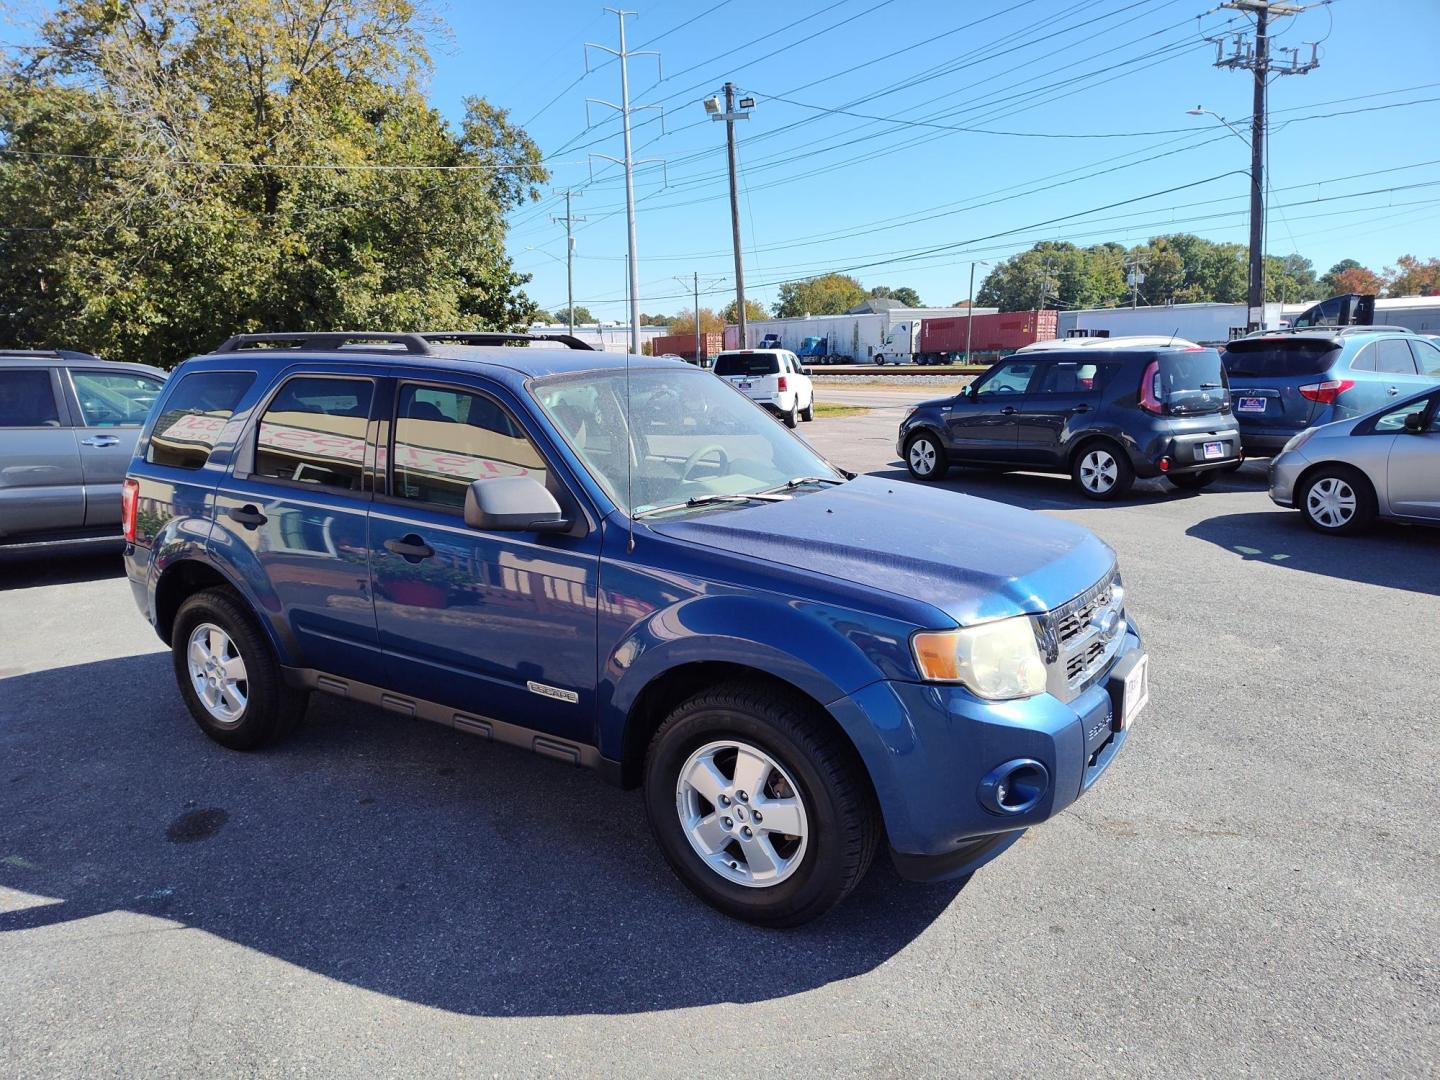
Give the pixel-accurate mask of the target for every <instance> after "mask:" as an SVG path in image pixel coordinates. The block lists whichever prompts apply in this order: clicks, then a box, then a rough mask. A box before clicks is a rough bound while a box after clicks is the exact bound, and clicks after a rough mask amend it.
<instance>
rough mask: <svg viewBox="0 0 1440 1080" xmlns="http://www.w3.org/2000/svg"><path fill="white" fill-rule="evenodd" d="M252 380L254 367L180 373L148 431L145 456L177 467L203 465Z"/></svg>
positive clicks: (189, 467)
mask: <svg viewBox="0 0 1440 1080" xmlns="http://www.w3.org/2000/svg"><path fill="white" fill-rule="evenodd" d="M254 382H255V373H254V372H253V371H196V372H192V373H191V374H189V375H186V376H184V377H182V378H181V380H180V382H179V383H178V385H176V387H175V389H174V390H172V391H171V392H170V395H169V397H167V398H166V399H165V404H164V412H162V413H161V414H160V416H159V418H158V419H157V420H156V421H155V428H154V430H153V431H151V432H150V445H149V446H147V447H146V449H145V460H146V461H148V462H150V463H151V464H154V465H169V466H172V467H174V468H179V469H198V468H200V467H201V466H203V465H204V464H205V462H207V461H208V460H210V451H211V450H213V449H214V448H215V441H216V440H217V439H219V438H220V432H222V431H223V430H225V422H226V421H227V420H229V419H230V417H231V415H232V414H233V413H234V412H235V406H236V405H238V404H239V403H240V399H241V398H242V397H244V396H245V391H247V390H249V389H250V387H251V386H252V385H253V384H254Z"/></svg>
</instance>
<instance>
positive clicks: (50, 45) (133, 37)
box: [0, 0, 547, 366]
mask: <svg viewBox="0 0 1440 1080" xmlns="http://www.w3.org/2000/svg"><path fill="white" fill-rule="evenodd" d="M428 29H429V27H428V25H427V23H426V21H425V20H424V19H422V18H421V17H420V16H419V15H418V14H417V11H416V8H415V5H413V4H412V3H410V2H409V0H285V2H284V3H283V4H282V3H280V2H279V0H128V2H125V3H116V2H113V0H69V2H67V3H65V4H62V5H60V6H59V7H58V9H56V11H55V13H54V14H53V15H52V16H51V17H50V18H49V20H48V21H46V22H45V23H44V24H43V25H42V27H41V29H40V34H39V42H40V45H39V48H38V50H37V51H36V52H35V54H34V56H33V59H32V60H30V61H29V62H28V63H26V64H25V65H24V66H23V67H21V66H17V65H15V64H13V63H12V64H11V65H9V66H8V67H4V68H0V145H3V146H4V147H5V148H6V150H7V151H10V152H9V153H6V154H4V155H0V222H3V223H4V225H5V226H7V227H5V228H0V296H3V297H5V298H6V302H4V303H3V304H0V309H3V310H0V341H3V342H8V343H15V344H20V343H35V344H39V343H45V344H54V345H62V344H67V345H76V346H82V347H85V348H88V349H93V350H96V351H99V352H101V353H103V354H105V355H108V356H111V357H113V358H115V359H126V360H143V361H147V362H151V363H157V362H158V363H162V364H165V365H167V366H168V365H170V364H173V363H174V362H176V361H177V360H179V359H180V358H182V357H183V356H184V355H186V354H188V353H192V352H196V351H200V350H203V349H206V348H209V347H211V346H213V345H214V344H216V343H217V342H218V341H219V340H221V339H223V338H224V337H226V336H227V335H229V334H231V333H234V332H238V331H247V330H273V329H295V330H302V329H336V328H341V327H347V328H366V327H374V328H383V329H395V330H410V329H422V328H426V327H456V328H460V329H481V328H510V327H514V326H519V325H523V324H524V323H525V322H526V321H528V319H529V318H530V317H531V316H532V315H533V314H534V313H535V312H536V309H535V306H534V304H533V303H532V302H531V301H530V299H529V298H528V297H527V296H526V295H525V294H524V292H523V291H522V290H521V286H523V285H524V283H525V282H526V281H528V280H529V279H528V277H527V276H526V275H523V274H520V273H517V272H516V271H515V270H514V268H513V267H512V265H511V263H510V260H509V258H508V257H507V256H506V254H505V251H504V238H505V221H504V215H505V213H506V212H507V211H509V210H510V209H512V208H514V207H515V206H517V205H519V204H520V203H522V202H524V201H526V200H529V199H533V198H535V197H537V196H538V192H539V185H540V184H541V183H543V182H544V180H545V179H546V178H547V174H546V171H545V169H544V168H543V167H542V165H541V162H540V152H539V149H538V148H537V147H536V146H535V145H534V143H533V142H531V140H530V139H529V138H528V137H527V136H526V135H525V134H524V132H522V131H521V130H519V129H518V128H517V127H515V126H514V125H513V124H512V123H511V122H510V120H509V118H508V116H507V115H506V113H505V112H504V110H501V109H498V108H496V107H494V106H492V105H490V104H489V103H488V102H486V101H485V100H484V99H481V98H471V99H468V100H467V101H466V102H465V107H466V111H465V115H464V119H463V121H462V123H461V124H460V126H459V130H456V129H455V128H453V127H451V126H450V125H449V124H447V122H446V121H445V120H444V118H443V117H441V116H440V114H439V113H438V112H437V111H436V110H434V109H433V108H431V107H430V106H429V105H427V104H426V102H425V101H424V99H423V97H422V96H421V95H420V93H419V90H418V86H419V82H420V80H421V78H422V77H423V76H424V75H425V73H426V72H427V70H428V59H427V56H426V53H425V50H424V37H425V34H426V32H427V30H428ZM61 155H69V156H61ZM377 165H384V166H387V167H386V168H375V167H374V166H377ZM434 166H441V167H443V168H442V169H436V168H434Z"/></svg>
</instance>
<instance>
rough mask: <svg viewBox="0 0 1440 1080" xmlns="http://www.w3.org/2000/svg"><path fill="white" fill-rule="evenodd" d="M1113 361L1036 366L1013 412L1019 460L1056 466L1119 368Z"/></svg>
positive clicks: (1058, 361)
mask: <svg viewBox="0 0 1440 1080" xmlns="http://www.w3.org/2000/svg"><path fill="white" fill-rule="evenodd" d="M1119 366H1120V365H1119V362H1118V361H1114V360H1106V361H1098V362H1097V361H1094V360H1063V359H1050V360H1048V361H1046V362H1045V363H1044V364H1042V365H1041V366H1040V370H1039V372H1038V374H1037V375H1036V378H1035V382H1034V384H1033V385H1032V386H1031V387H1030V389H1029V392H1028V393H1027V394H1026V395H1025V401H1024V408H1023V409H1022V410H1021V411H1020V412H1019V413H1017V414H1016V415H1017V418H1018V419H1017V421H1016V451H1017V453H1018V455H1019V460H1021V461H1025V462H1033V463H1035V464H1037V465H1059V464H1060V463H1061V458H1062V454H1063V451H1062V447H1065V446H1068V445H1071V437H1072V434H1073V432H1075V431H1076V430H1078V429H1080V428H1084V427H1086V426H1088V422H1089V420H1090V418H1091V414H1093V413H1095V412H1096V411H1098V410H1099V408H1100V391H1101V390H1102V389H1103V388H1104V386H1105V383H1106V382H1107V381H1108V380H1109V378H1110V376H1111V375H1113V374H1114V372H1115V370H1116V369H1117V368H1118V367H1119Z"/></svg>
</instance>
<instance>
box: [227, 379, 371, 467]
mask: <svg viewBox="0 0 1440 1080" xmlns="http://www.w3.org/2000/svg"><path fill="white" fill-rule="evenodd" d="M374 394H375V384H374V383H373V382H371V381H370V380H369V379H336V378H328V377H313V378H312V377H309V376H303V375H302V376H297V377H296V378H293V379H290V380H289V381H288V382H286V384H285V385H284V386H282V387H281V388H280V392H279V393H278V394H276V395H275V397H274V398H273V399H272V400H271V402H270V405H269V406H268V407H267V408H266V409H265V414H264V415H263V416H262V417H260V428H259V431H258V432H257V433H256V437H255V470H254V475H255V476H265V477H269V478H270V479H272V480H289V481H292V482H294V483H298V484H313V485H315V486H317V487H328V488H338V489H339V490H341V491H359V490H361V487H362V484H361V476H362V474H363V472H364V466H365V427H366V425H367V424H368V423H369V422H370V399H371V398H372V397H373V396H374Z"/></svg>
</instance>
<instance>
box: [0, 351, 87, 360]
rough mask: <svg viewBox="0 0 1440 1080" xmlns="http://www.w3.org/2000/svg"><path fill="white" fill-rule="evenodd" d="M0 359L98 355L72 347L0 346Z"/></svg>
mask: <svg viewBox="0 0 1440 1080" xmlns="http://www.w3.org/2000/svg"><path fill="white" fill-rule="evenodd" d="M0 359H5V360H35V359H40V360H99V359H100V357H98V356H95V355H93V354H91V353H87V352H76V351H75V350H74V349H7V348H0Z"/></svg>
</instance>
